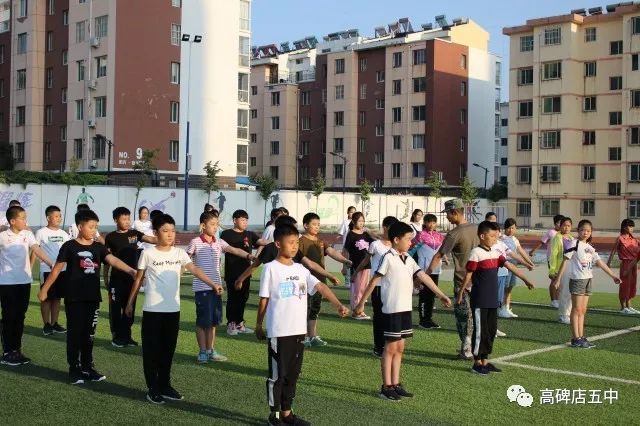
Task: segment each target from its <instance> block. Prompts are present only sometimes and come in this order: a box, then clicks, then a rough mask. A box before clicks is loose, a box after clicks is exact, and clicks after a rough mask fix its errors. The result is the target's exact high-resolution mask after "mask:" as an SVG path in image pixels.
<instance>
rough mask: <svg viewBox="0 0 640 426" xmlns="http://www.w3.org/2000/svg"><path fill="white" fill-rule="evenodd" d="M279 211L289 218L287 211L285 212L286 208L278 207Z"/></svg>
mask: <svg viewBox="0 0 640 426" xmlns="http://www.w3.org/2000/svg"><path fill="white" fill-rule="evenodd" d="M280 211H281V212H282V213H284V214H286V215H287V216H289V210H287V208H286V207H284V206H282V207H280Z"/></svg>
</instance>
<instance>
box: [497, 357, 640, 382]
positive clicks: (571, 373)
mask: <svg viewBox="0 0 640 426" xmlns="http://www.w3.org/2000/svg"><path fill="white" fill-rule="evenodd" d="M493 362H500V364H501V365H508V366H510V367H520V368H526V369H528V370H534V371H542V372H545V373H557V374H565V375H567V376H578V377H586V378H589V379H599V380H606V381H610V382H619V383H626V384H630V385H640V382H639V381H637V380H629V379H621V378H619V377H609V376H601V375H599V374H588V373H581V372H578V371H566V370H558V369H556V368H545V367H537V366H535V365H526V364H518V363H516V362H503V361H496V360H493Z"/></svg>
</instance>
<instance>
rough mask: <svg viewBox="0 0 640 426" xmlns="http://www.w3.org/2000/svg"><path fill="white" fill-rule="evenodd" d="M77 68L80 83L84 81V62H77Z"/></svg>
mask: <svg viewBox="0 0 640 426" xmlns="http://www.w3.org/2000/svg"><path fill="white" fill-rule="evenodd" d="M76 68H77V70H78V81H82V80H84V61H76Z"/></svg>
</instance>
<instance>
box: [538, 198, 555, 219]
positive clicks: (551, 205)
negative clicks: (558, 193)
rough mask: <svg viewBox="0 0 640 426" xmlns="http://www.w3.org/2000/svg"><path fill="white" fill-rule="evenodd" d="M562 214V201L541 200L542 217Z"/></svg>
mask: <svg viewBox="0 0 640 426" xmlns="http://www.w3.org/2000/svg"><path fill="white" fill-rule="evenodd" d="M557 214H560V200H557V199H546V200H545V199H543V200H540V216H555V215H557Z"/></svg>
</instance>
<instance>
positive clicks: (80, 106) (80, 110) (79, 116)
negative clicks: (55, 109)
mask: <svg viewBox="0 0 640 426" xmlns="http://www.w3.org/2000/svg"><path fill="white" fill-rule="evenodd" d="M76 120H78V121H82V120H84V100H83V99H78V100H76Z"/></svg>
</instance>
